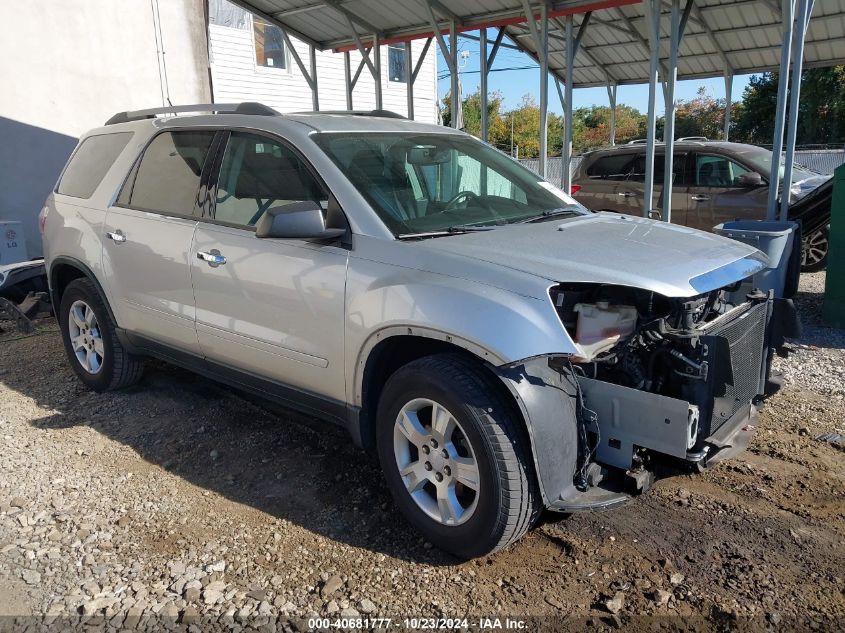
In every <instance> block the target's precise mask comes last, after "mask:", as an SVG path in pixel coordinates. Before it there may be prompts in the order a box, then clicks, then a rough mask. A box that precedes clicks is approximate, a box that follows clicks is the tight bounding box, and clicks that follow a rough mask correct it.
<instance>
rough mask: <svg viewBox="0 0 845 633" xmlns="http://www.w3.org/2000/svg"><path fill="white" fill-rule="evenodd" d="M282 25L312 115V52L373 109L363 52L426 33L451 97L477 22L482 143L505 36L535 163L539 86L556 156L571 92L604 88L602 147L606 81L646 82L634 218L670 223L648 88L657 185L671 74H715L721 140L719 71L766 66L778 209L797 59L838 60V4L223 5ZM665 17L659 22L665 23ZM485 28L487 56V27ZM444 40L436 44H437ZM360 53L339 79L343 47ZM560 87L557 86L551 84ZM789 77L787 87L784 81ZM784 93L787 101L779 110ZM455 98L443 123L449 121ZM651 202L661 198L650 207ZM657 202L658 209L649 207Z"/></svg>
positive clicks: (813, 62)
mask: <svg viewBox="0 0 845 633" xmlns="http://www.w3.org/2000/svg"><path fill="white" fill-rule="evenodd" d="M230 1H231V2H234V3H235V4H237V5H239V6H241V7H243V8H245V9H247V10H249V11H252V12H253V13H255V14H257V15H258V16H259V17H263V18H264V19H265V20H267V21H269V22H272V23H274V24H276V25H277V26H279V27H281V28H282V32H283V35H284V37H285V40H286V41H287V44H288V48H289V49H290V53H291V56H292V57H293V59H294V61H295V62H296V64H297V65H298V66H299V69H300V71H301V72H302V74H303V76H304V77H305V79H306V81H307V82H308V84H309V86H310V88H311V91H312V97H313V105H314V109H315V110H319V101H318V91H317V65H316V57H315V50H317V49H320V50H325V49H332V50H335V51H338V52H343V54H344V58H345V59H344V62H345V63H344V67H345V75H346V77H345V79H346V103H347V108H348V109H350V110H351V109H353V90H354V87H355V83H356V81H357V79H358V77H359V75H360V73H361V71H362V70H363V69H364V67H366V68H367V69H368V70H369V72H370V73H371V74H372V76H373V80H374V83H375V93H376V108H377V109H381V107H382V87H381V74H382V73H381V61H380V60H381V56H380V54H376V55H370V51H371V49H373V48H374V49H375V51H376V52H378V51H380V47H381V46H382V45H384V44H390V43H392V42H410V41H411V40H415V39H426V43H425V47H426V49H425V50H424V51H423V55H422V56H421V58H420V59H422V58H423V57H424V56H425V55H424V54H425V52H426V50H427V49H428V47H429V46H430V45H431V42H432V41H433V40H435V39H436V40H437V45H438V46H439V48H440V51H441V53H442V54H443V57H444V59H445V61H446V65H447V66H448V68H449V73H450V75H451V80H452V88H451V94H453V95H457V94H459V92H460V90H459V86H460V84H459V81H458V76H459V65H458V57H457V49H458V47H457V45H456V43H457V38H458V36H459V33H461V32H463V31H473V30H478V31H479V37H478V39H479V47H480V50H479V52H480V58H479V61H480V65H481V69H480V70H481V72H480V91H481V99H482V107H481V138H482V139H484V140H485V141H486V140H487V131H488V130H487V105H486V103H487V94H488V91H487V79H488V74H489V71H490V66H491V65H492V63H493V61H494V60H495V57H496V52H497V51H498V50H499V47H500V45H501V43H502V37H503V35H504V34H505V33H507V35H508V36H509V38H510V39H511V40H512V41H513V42H514V43H515V44H516V47H517V48H518V49H520V50H522V51H523V52H525V53H526V54H527V55H529V56H530V57H532V58H533V59H535V60H536V61H537V62H538V64H539V66H540V77H541V80H540V82H539V86H538V87H539V96H540V99H539V102H540V103H539V105H540V143H539V145H540V161H539V173H540V175H541V176H545V175H546V165H547V161H548V125H547V120H548V102H549V99H548V97H549V95H548V81H547V79H546V76H547V74H550V75H552V76H553V77H554V78H555V86H556V88H557V92H558V96H559V97H560V101H561V105H562V106H563V112H564V116H563V118H564V126H563V129H564V134H563V145H562V151H561V158H562V163H563V164H564V165H568V164H569V163H570V159H571V157H572V131H573V130H572V129H573V124H572V121H573V112H572V101H573V99H572V90H573V88H575V87H588V86H599V85H604V86H606V87H607V92H608V100H609V101H610V104H611V119H610V143H611V144H614V143H615V138H614V130H615V128H616V90H617V86H619V85H620V84H638V83H647V84H648V85H649V96H648V116H647V125H646V146H647V147H646V161H645V163H646V164H645V179H644V182H645V191H644V196H643V215H646V216H650V215H653V214H655V215H656V216H657V217H660V218H662V219H664V220H667V221H670V220H671V213H672V197H673V196H660V197H659V198H658V203H657V205H655V204H654V198H653V192H654V182H655V174H654V168H655V160H654V156H655V144H656V143H657V137H656V134H657V128H656V121H657V88H658V85H657V84H658V83H661V84H662V86H663V98H664V105H665V121H666V123H665V126H664V139H663V140H664V142H665V148H664V152H663V154H664V156H665V160H664V166H663V169H664V182H671V181H672V179H673V177H674V172H673V151H672V148H673V145H674V121H675V108H676V101H675V85H676V83H677V80H678V79H694V78H704V77H718V76H722V77H724V79H725V93H726V99H725V101H726V108H725V124H724V133H723V136H724V139H725V140H727V138H728V132H729V130H730V112H731V108H730V104H731V102H732V99H731V89H732V85H733V77H734V75H736V74H737V73H750V72H761V71H766V70H774V69H778V70H779V73H780V79H779V84H778V95H777V111H776V113H775V121H774V138H773V142H772V145H773V147H775V148H780V147H782V146H784V140H785V141H786V143H785V147H786V157H785V160H784V162H783V174H782V176H781V175H780V165H779V164H778V162H777V161H772V168H771V172H770V174H769V203H768V206H769V208H768V217H769V218H770V219H774V218H776V217H777V216H778V207H779V208H780V214H779V215H780V218H781V219H782V220H785V219H786V217H787V211H788V204H789V196H788V195H785V196H781V195H780V183H781V181H783V182H791V180H790V178H791V174H792V163H793V157H794V152H795V139H796V130H797V118H798V104H799V100H800V92H801V91H800V85H801V81H800V77H801V71H802V68H804V67H812V66H830V65H834V64H837V63H845V0H683V3H682V0H568V1H564V2H554V1H552V0H547V1H546V2H542V3H540V4H537V3H536V2H535V3H532V2H531V0H465V1H461V2H457V1H453V0H390V1H387V2H385V1H383V0H301V1H300V0H230ZM667 17H668V19H665V18H667ZM490 27H499V31H498V35H497V37H496V39H495V41H494V43H493V46H492V49H490V50H489V51H488V46H487V45H488V41H487V28H490ZM288 35H293V36H295V37H297V38H299V39H302V40H304V41H305V42H307V43H308V44H309V51H310V59H309V61H310V64H309V65H310V69H309V68H306V63H305V62H304V61H303V60H302V59H301V58H300V57H299V55H298V54H297V53H296V51H295V50H293V47H292V46H291V45H290V41H289V40H288ZM447 39H448V42H449V45H447ZM355 49H357V50H358V52H359V53H361V62H360V64H359V65H358V69H357V71H356V72H355V74H354V77H353V75H352V69H351V61H350V56H349V52H350V51H351V50H355ZM410 49H411V47H410V46H406V47H405V63H406V67H407V69H408V72H406V84H407V87H408V90H407V97H408V113H409V116H410V118H413V101H414V100H413V90H414V82H415V80H416V77H417V73H418V71H419V68H420V64H419V63H418V64H417V66H416V67H415V68H411V50H410ZM561 86H563V87H561ZM790 86H792V89H791V90H790V89H789V88H790ZM787 100H788V101H789V104H788V105H787ZM461 120H462V117H461V108H460V104H458V107H457V108H456V109H455V114H454V115H453V116H452V126H453V127H461ZM561 172H562V174H561V187H562V189H563V190H564V191H566V192H570V191H571V186H570V185H571V176H570V172H569V170H568V169H562V170H561ZM661 200H662V202H661ZM657 206H660V209H658V208H656V207H657Z"/></svg>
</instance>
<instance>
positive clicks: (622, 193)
mask: <svg viewBox="0 0 845 633" xmlns="http://www.w3.org/2000/svg"><path fill="white" fill-rule="evenodd" d="M616 195H617V196H622V197H623V198H633V197H634V196H635V195H637V194H635V193H632V192H631V191H620V192H619V193H617V194H616Z"/></svg>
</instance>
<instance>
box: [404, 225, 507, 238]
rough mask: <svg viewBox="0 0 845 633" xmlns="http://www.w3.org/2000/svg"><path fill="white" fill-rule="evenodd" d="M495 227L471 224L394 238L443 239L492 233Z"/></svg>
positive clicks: (406, 234) (405, 234)
mask: <svg viewBox="0 0 845 633" xmlns="http://www.w3.org/2000/svg"><path fill="white" fill-rule="evenodd" d="M495 228H496V227H495V226H474V225H472V224H456V225H454V226H450V227H449V228H446V229H441V230H438V231H423V232H421V233H400V234H399V235H397V236H396V237H398V238H399V239H400V240H404V239H416V238H424V237H443V236H444V235H458V234H460V233H476V232H479V231H492V230H493V229H495Z"/></svg>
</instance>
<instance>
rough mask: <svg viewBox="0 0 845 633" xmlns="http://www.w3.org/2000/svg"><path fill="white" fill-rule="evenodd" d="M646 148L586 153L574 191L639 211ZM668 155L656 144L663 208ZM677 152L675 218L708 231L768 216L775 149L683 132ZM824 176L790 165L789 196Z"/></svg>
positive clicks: (597, 207) (587, 202) (587, 201)
mask: <svg viewBox="0 0 845 633" xmlns="http://www.w3.org/2000/svg"><path fill="white" fill-rule="evenodd" d="M645 154H646V147H645V143H644V142H642V141H632V142H631V143H629V144H627V145H620V146H617V147H611V148H607V149H602V150H597V151H594V152H588V153H586V154H584V156H583V159H582V161H581V164H580V165H579V166H578V168H577V170H576V172H575V174H574V175H573V178H572V182H573V187H572V192H573V195H574V197H575V198H576V199H577V200H578V201H579V202H580V203H581V204H583V205H584V206H586V207H588V208H590V209H593V210H594V211H616V212H619V213H630V214H636V215H641V214H642V210H643V192H644V181H645ZM664 156H665V153H664V147H663V146H662V145H661V144H658V145H657V148H656V152H655V157H654V177H655V185H654V199H653V201H652V206H651V208H653V209H656V208H659V204H658V201H659V199H660V194H661V191H662V190H663V178H664V171H663V169H664V162H663V161H664ZM674 156H675V158H674V168H673V173H674V179H673V181H674V182H673V186H672V218H671V220H672V222H675V223H677V224H683V225H686V226H689V227H692V228H696V229H701V230H705V231H710V230H712V228H713V227H714V226H715V225H717V224H720V223H721V222H726V221H729V220H735V219H749V220H763V219H765V218H766V205H767V202H768V192H769V189H768V186H769V184H768V180H769V174H770V170H771V164H772V152H770V151H769V150H767V149H764V148H761V147H757V146H755V145H745V144H742V143H727V142H720V141H708V140H706V139H703V138H682V139H678V140H677V141H676V142H675V155H674ZM825 179H826V177H824V176H820V175H819V174H816V173H815V172H812V171H809V170H807V169H806V168H804V167H800V166H798V165H796V166H795V167H794V168H793V171H792V186H791V187H790V190H789V191H790V193H789V195H790V202H794V201H795V200H798V199H800V198H801V197H803V195H805V194H806V193H809V192H810V191H812V190H813V189H815V188H816V187H818V186H819V185H820V184H821V183H823V182H824V181H825ZM818 230H823V229H818ZM824 230H826V229H824ZM806 237H807V238H810V237H812V236H811V235H807V236H806Z"/></svg>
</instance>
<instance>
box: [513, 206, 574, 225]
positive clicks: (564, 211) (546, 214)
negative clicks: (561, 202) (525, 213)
mask: <svg viewBox="0 0 845 633" xmlns="http://www.w3.org/2000/svg"><path fill="white" fill-rule="evenodd" d="M560 215H580V209H579V208H578V207H574V206H572V207H559V208H557V209H547V210H546V211H543V212H542V213H541V214H540V215H533V216H531V217H530V218H525V219H523V220H518V221H517V222H514V224H531V223H532V222H542V221H543V220H546V219H548V218H554V217H557V216H560Z"/></svg>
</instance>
